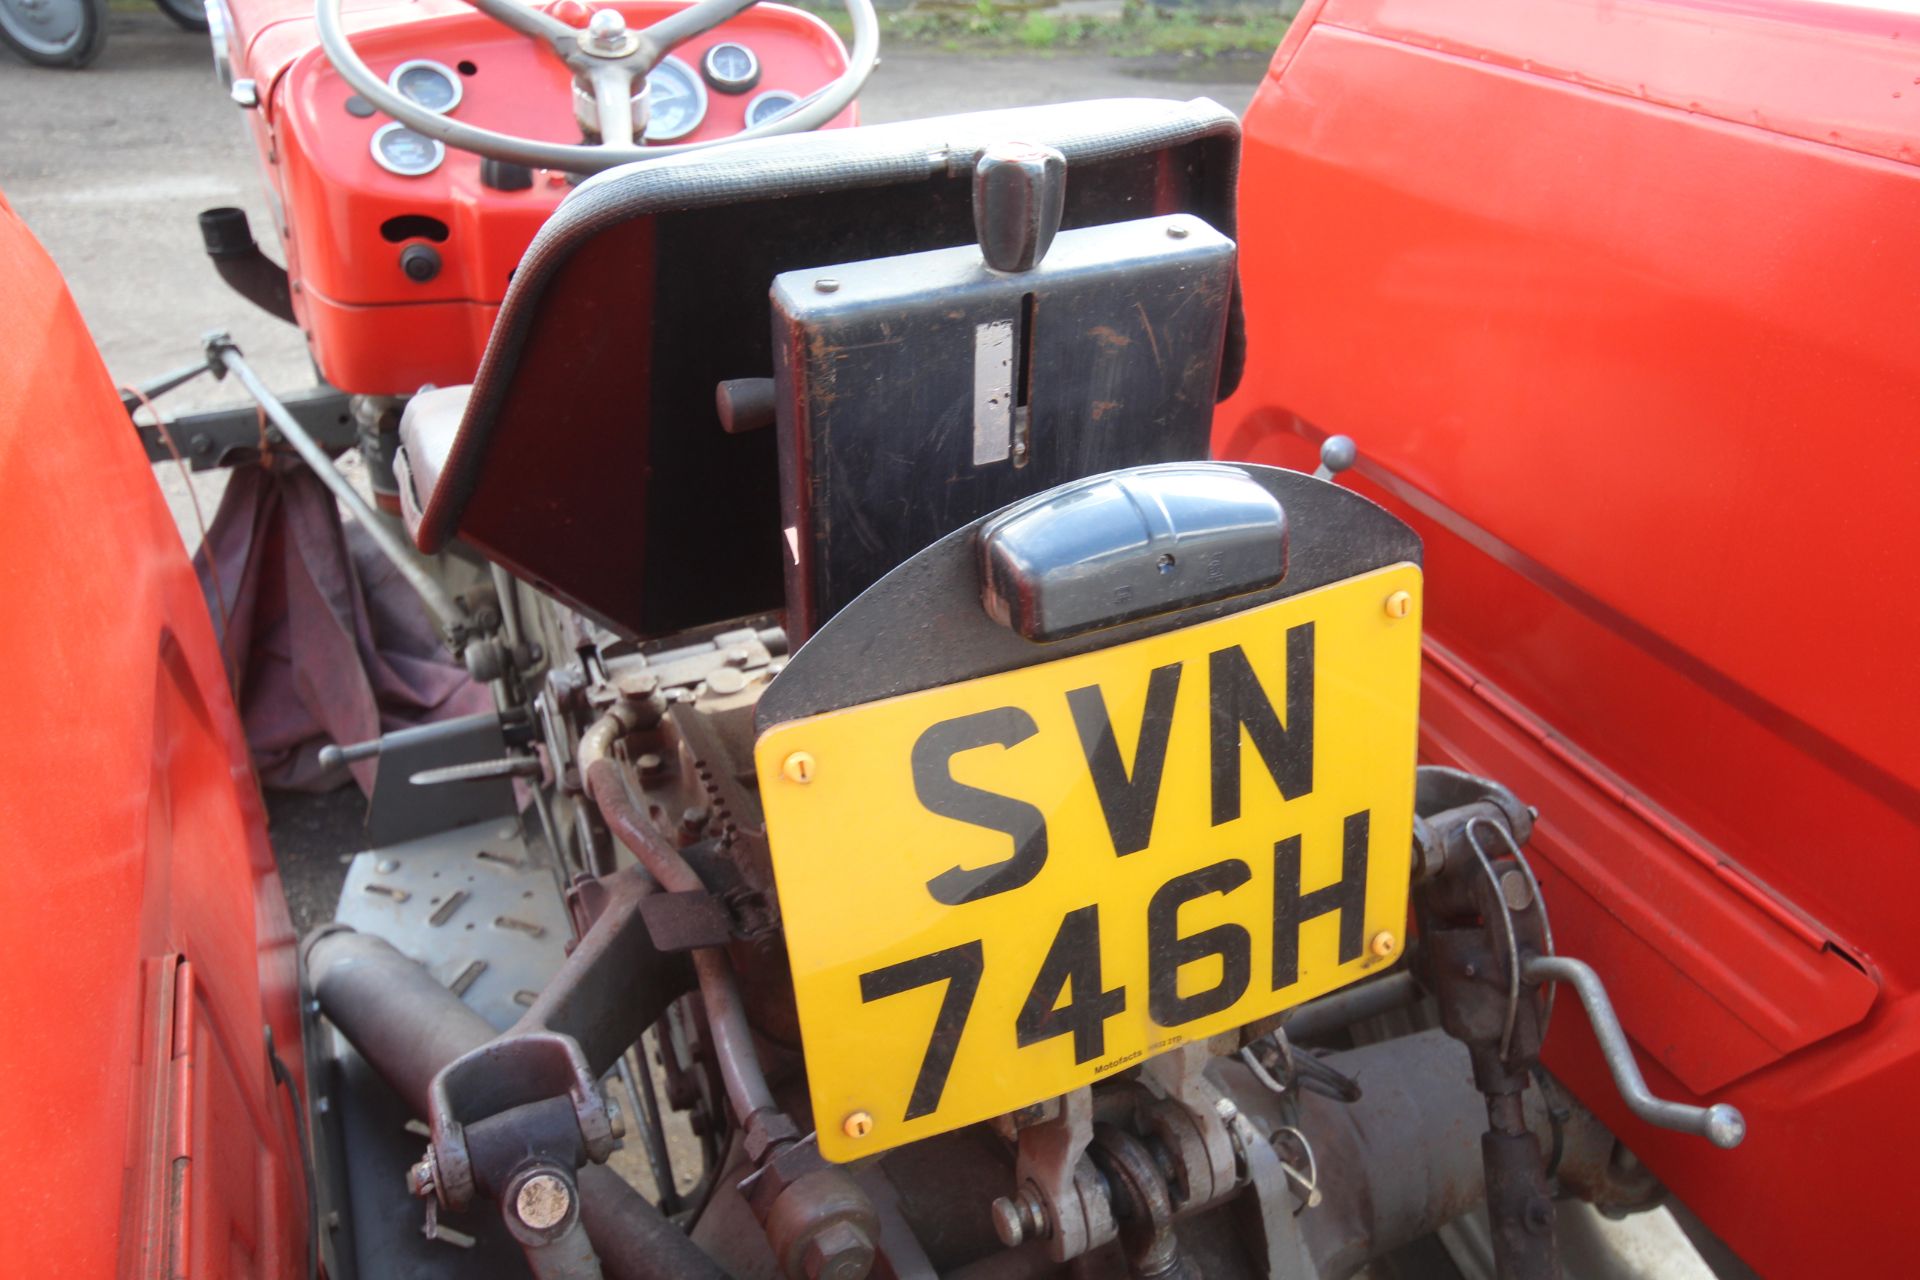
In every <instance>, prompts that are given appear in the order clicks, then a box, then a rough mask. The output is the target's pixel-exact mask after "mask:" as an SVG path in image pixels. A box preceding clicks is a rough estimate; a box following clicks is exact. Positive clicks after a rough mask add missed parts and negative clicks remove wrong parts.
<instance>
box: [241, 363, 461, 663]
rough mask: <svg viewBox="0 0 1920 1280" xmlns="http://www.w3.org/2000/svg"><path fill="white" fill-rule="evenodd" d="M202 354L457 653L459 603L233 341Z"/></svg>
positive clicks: (459, 638) (458, 646) (459, 621)
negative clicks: (239, 390)
mask: <svg viewBox="0 0 1920 1280" xmlns="http://www.w3.org/2000/svg"><path fill="white" fill-rule="evenodd" d="M206 352H207V366H208V367H209V368H211V369H212V370H213V371H214V374H215V375H216V376H218V377H222V378H224V377H225V376H226V375H228V374H229V373H230V374H232V375H233V376H234V380H235V381H237V382H238V383H239V384H240V385H241V386H242V387H243V388H245V390H246V393H247V394H248V395H250V396H252V397H253V399H254V402H255V403H257V404H258V405H259V406H260V411H261V412H262V413H264V414H266V416H267V421H268V422H270V423H272V424H273V428H274V430H275V431H276V432H277V433H278V434H279V435H280V437H281V438H282V439H284V440H285V441H286V442H287V443H288V444H290V445H292V446H293V448H294V451H295V452H296V453H298V454H299V455H300V458H301V460H302V461H304V462H305V463H306V464H307V465H308V466H309V467H311V468H312V469H313V473H314V474H315V475H316V476H318V477H320V483H322V484H324V485H326V486H327V489H328V490H329V491H330V492H331V493H332V494H333V496H334V497H335V498H338V499H339V500H340V504H341V505H342V506H344V507H346V509H347V510H348V511H349V512H351V513H352V515H353V518H354V520H355V521H356V522H357V523H358V524H359V525H360V527H361V528H363V529H365V530H366V531H367V536H368V537H370V538H372V539H373V544H374V545H375V546H376V547H378V548H379V549H380V554H382V555H384V556H385V557H386V558H387V560H388V561H389V562H390V563H392V565H393V567H394V568H395V569H397V570H399V571H400V576H401V577H403V578H405V579H406V580H407V585H408V586H410V587H412V588H413V589H414V590H415V591H416V592H418V593H419V595H420V599H421V600H422V601H423V602H424V603H425V604H426V606H427V609H428V610H429V611H430V612H431V613H432V614H433V616H434V620H435V621H437V622H438V623H439V624H440V627H441V630H442V631H444V632H445V633H446V636H447V638H448V640H449V642H450V643H451V645H452V647H453V648H454V649H455V651H458V650H459V648H460V645H461V643H462V642H463V641H464V638H465V634H466V632H467V630H468V629H469V628H470V627H471V626H472V619H471V618H469V617H468V616H467V611H466V609H465V608H464V607H462V606H461V604H460V602H459V601H458V600H455V599H454V598H453V596H452V595H450V594H449V593H448V591H447V589H446V588H445V587H443V586H441V585H440V582H439V580H438V579H436V578H435V577H434V576H433V575H432V574H431V573H430V572H428V571H427V567H426V566H425V565H424V564H422V563H421V561H420V554H419V553H418V552H417V551H415V550H414V549H413V548H412V547H411V546H409V545H407V543H406V542H404V541H403V540H402V539H401V538H400V536H399V535H398V534H396V533H394V532H393V530H392V529H390V528H388V527H387V526H386V525H385V524H383V523H381V521H380V518H379V516H377V515H376V514H375V513H374V510H373V508H372V507H371V506H369V505H368V504H367V500H366V499H365V498H362V497H361V496H360V494H359V491H358V490H356V489H355V488H354V487H353V485H352V484H350V483H349V482H348V481H347V478H346V477H345V476H343V475H341V474H340V471H339V469H338V468H337V467H335V466H334V465H333V459H332V458H331V457H329V456H328V455H327V451H326V450H325V449H324V448H322V447H321V445H320V442H319V441H317V440H315V439H314V438H313V436H312V435H311V434H309V433H308V431H307V429H306V428H305V427H303V426H301V425H300V423H299V421H298V420H297V419H296V418H295V417H294V416H293V414H292V413H291V412H290V411H289V410H288V409H287V406H286V405H284V404H282V403H281V401H280V397H278V396H276V395H274V394H273V392H272V391H271V390H269V389H268V387H267V384H266V383H264V382H262V381H261V380H260V375H259V374H257V373H255V372H254V371H253V367H252V366H251V365H249V364H248V363H247V362H246V361H245V360H244V359H242V358H241V356H240V348H239V347H238V346H237V345H235V343H234V341H233V339H232V338H231V337H229V336H228V335H227V334H225V333H212V334H209V335H207V338H206Z"/></svg>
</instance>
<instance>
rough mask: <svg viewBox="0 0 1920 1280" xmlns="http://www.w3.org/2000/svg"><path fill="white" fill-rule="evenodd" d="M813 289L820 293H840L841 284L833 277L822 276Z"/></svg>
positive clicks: (815, 282) (814, 283)
mask: <svg viewBox="0 0 1920 1280" xmlns="http://www.w3.org/2000/svg"><path fill="white" fill-rule="evenodd" d="M813 287H814V289H815V290H817V291H818V292H820V293H838V292H840V282H839V281H838V280H835V279H834V278H833V277H831V276H822V277H821V278H820V279H818V280H815V281H814V282H813Z"/></svg>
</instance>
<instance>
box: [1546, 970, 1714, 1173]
mask: <svg viewBox="0 0 1920 1280" xmlns="http://www.w3.org/2000/svg"><path fill="white" fill-rule="evenodd" d="M1520 977H1521V979H1522V980H1523V981H1525V982H1527V983H1529V984H1535V985H1538V984H1544V983H1548V982H1565V983H1569V984H1571V985H1572V987H1573V991H1574V994H1575V995H1577V996H1579V997H1580V1003H1581V1005H1582V1006H1583V1007H1584V1008H1585V1009H1586V1011H1587V1020H1588V1021H1589V1022H1591V1023H1592V1024H1593V1034H1594V1038H1595V1039H1597V1040H1599V1041H1600V1054H1601V1056H1602V1057H1604V1058H1605V1059H1606V1060H1607V1070H1608V1071H1611V1072H1612V1073H1613V1085H1614V1088H1616V1089H1618V1090H1619V1091H1620V1096H1621V1098H1623V1099H1624V1100H1625V1101H1626V1104H1627V1109H1628V1110H1630V1111H1632V1112H1633V1114H1635V1115H1636V1116H1639V1117H1640V1118H1641V1119H1642V1120H1645V1121H1646V1122H1647V1123H1648V1124H1652V1125H1658V1126H1660V1127H1661V1128H1662V1129H1673V1130H1675V1131H1677V1132H1679V1133H1694V1134H1698V1135H1700V1136H1701V1137H1703V1138H1705V1139H1706V1140H1707V1141H1708V1142H1711V1143H1712V1144H1713V1145H1714V1146H1716V1147H1719V1148H1720V1149H1721V1150H1722V1151H1731V1150H1732V1149H1733V1148H1735V1147H1737V1146H1739V1145H1740V1143H1741V1141H1742V1140H1743V1139H1745V1138H1746V1136H1747V1120H1746V1117H1745V1116H1743V1115H1741V1114H1740V1110H1739V1108H1737V1107H1734V1106H1731V1105H1729V1104H1727V1103H1725V1102H1716V1103H1714V1104H1713V1105H1712V1106H1708V1107H1695V1106H1690V1105H1688V1104H1687V1103H1684V1102H1668V1101H1667V1100H1665V1099H1664V1098H1656V1097H1654V1096H1653V1093H1652V1092H1651V1091H1650V1090H1649V1089H1648V1088H1647V1082H1646V1079H1645V1078H1644V1077H1643V1076H1642V1075H1641V1074H1640V1067H1639V1064H1638V1063H1636V1062H1634V1060H1633V1050H1632V1049H1630V1048H1628V1047H1627V1033H1626V1032H1625V1031H1624V1030H1622V1029H1621V1027H1620V1019H1619V1018H1617V1017H1616V1016H1614V1012H1613V1001H1612V1000H1610V999H1608V998H1607V988H1606V986H1605V985H1604V984H1603V983H1602V982H1601V981H1600V975H1599V974H1597V973H1595V972H1594V971H1593V966H1592V965H1590V964H1587V963H1586V962H1585V961H1583V960H1574V959H1571V958H1570V957H1567V956H1528V957H1527V958H1526V960H1524V961H1523V962H1522V963H1521V965H1520Z"/></svg>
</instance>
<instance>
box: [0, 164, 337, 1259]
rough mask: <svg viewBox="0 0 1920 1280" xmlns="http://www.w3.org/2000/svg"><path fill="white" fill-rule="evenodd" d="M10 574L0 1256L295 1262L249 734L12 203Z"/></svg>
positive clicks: (2, 760)
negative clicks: (273, 1057)
mask: <svg viewBox="0 0 1920 1280" xmlns="http://www.w3.org/2000/svg"><path fill="white" fill-rule="evenodd" d="M0 581H4V584H5V585H4V590H5V593H6V604H5V621H4V623H0V670H4V671H5V672H7V678H8V681H9V683H10V684H11V685H12V687H13V692H12V693H11V694H9V695H7V697H6V711H7V725H6V732H5V733H4V734H0V850H4V854H0V857H4V859H5V867H6V869H5V888H4V890H0V938H4V939H5V940H6V948H7V960H6V964H5V965H4V966H3V967H0V1028H3V1030H0V1153H4V1156H5V1159H4V1160H0V1203H5V1204H7V1205H9V1206H10V1209H9V1212H8V1215H7V1223H6V1226H5V1227H4V1228H3V1229H0V1275H5V1276H22V1277H25V1276H59V1277H62V1280H69V1278H71V1280H83V1278H85V1277H102V1278H104V1277H109V1276H120V1277H142V1278H146V1277H155V1278H158V1277H167V1278H169V1280H171V1278H172V1277H177V1276H249V1277H287V1278H289V1280H290V1278H292V1277H296V1276H300V1275H303V1274H305V1271H306V1265H307V1264H306V1238H307V1236H306V1233H307V1210H306V1190H305V1186H304V1183H303V1181H302V1175H301V1160H300V1148H299V1146H298V1144H297V1142H296V1140H295V1136H294V1135H295V1129H294V1109H295V1108H296V1107H297V1106H299V1105H301V1103H300V1101H299V1099H298V1098H296V1097H295V1096H294V1092H293V1091H294V1090H295V1089H298V1088H300V1087H301V1079H302V1064H301V1054H300V1038H299V1022H298V1018H297V1010H296V986H295V974H294V955H293V934H292V928H291V926H290V925H289V923H288V920H287V913H286V905H285V902H284V900H283V899H282V897H281V891H280V883H279V879H278V876H277V874H276V873H275V871H274V864H273V855H272V851H271V850H270V849H269V847H268V845H267V839H266V824H265V820H264V814H263V810H262V808H261V804H260V796H259V792H258V789H257V788H256V787H255V784H254V780H253V774H252V770H251V766H250V765H249V763H248V759H247V749H246V742H245V739H244V738H243V737H242V734H241V728H240V723H239V720H238V718H237V717H236V716H235V714H234V710H233V704H232V701H231V699H230V697H229V696H228V692H227V681H226V677H225V675H224V674H223V673H222V671H221V669H220V653H219V649H218V648H217V647H216V645H215V643H214V636H213V630H212V627H211V625H210V624H209V621H208V618H207V609H206V605H205V604H204V603H202V599H201V595H200V588H199V585H198V583H197V582H196V581H195V578H194V575H193V571H192V569H191V568H190V567H189V565H188V563H187V558H186V556H185V554H184V552H183V548H182V547H181V545H180V536H179V534H178V533H177V532H175V529H174V525H173V521H172V519H171V518H170V517H169V515H168V513H167V508H166V505H165V503H164V502H163V501H162V500H161V497H160V493H159V490H158V489H157V488H156V487H155V485H154V481H153V474H152V471H151V469H150V468H149V466H148V464H147V460H146V456H145V454H144V453H143V451H142V450H141V447H140V442H139V440H138V439H137V438H136V436H135V435H134V432H133V428H132V427H131V425H130V424H129V423H128V421H127V415H126V414H125V412H123V411H122V409H121V407H120V402H119V398H118V396H117V395H116V394H115V393H114V388H113V384H112V382H111V381H110V379H109V378H108V376H107V371H106V369H105V368H104V367H103V366H102V365H101V363H100V355H99V352H98V351H97V350H95V348H94V345H93V341H92V339H91V338H90V337H89V336H88V334H87V330H86V326H85V325H84V324H83V323H82V321H81V319H80V314H79V312H78V310H76V309H75V307H74V305H73V300H72V299H71V298H70V297H69V296H68V294H67V290H66V286H65V285H64V284H63V283H62V282H61V280H60V276H59V273H58V272H57V271H56V270H55V269H54V266H53V263H52V262H51V261H50V260H49V259H48V258H47V256H46V254H45V253H44V252H43V251H42V250H41V248H40V246H39V245H38V244H37V243H36V242H35V241H34V239H33V237H32V236H31V235H30V234H29V233H28V232H27V229H26V227H25V226H24V225H23V224H22V223H21V221H20V220H19V218H18V217H16V216H15V215H14V213H13V211H12V210H11V209H9V208H8V207H7V205H6V204H5V202H4V201H0ZM269 1027H270V1028H272V1032H273V1041H272V1042H273V1044H274V1045H275V1047H276V1048H277V1050H278V1056H279V1058H280V1060H281V1061H282V1063H284V1066H285V1068H286V1070H287V1071H288V1072H289V1073H290V1075H291V1084H290V1085H276V1083H275V1078H274V1073H273V1070H272V1067H271V1064H270V1061H269V1057H268V1039H267V1035H266V1029H267V1028H269Z"/></svg>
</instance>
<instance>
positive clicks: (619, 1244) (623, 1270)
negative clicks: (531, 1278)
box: [579, 1164, 727, 1280]
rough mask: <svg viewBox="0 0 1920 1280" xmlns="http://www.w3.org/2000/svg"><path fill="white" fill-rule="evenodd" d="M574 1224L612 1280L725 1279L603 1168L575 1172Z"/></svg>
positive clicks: (714, 1265)
mask: <svg viewBox="0 0 1920 1280" xmlns="http://www.w3.org/2000/svg"><path fill="white" fill-rule="evenodd" d="M579 1185H580V1221H581V1222H582V1223H583V1224H585V1226H586V1228H587V1239H589V1240H591V1241H592V1242H593V1251H594V1252H595V1253H597V1254H599V1255H600V1262H601V1265H602V1266H604V1267H605V1268H606V1271H607V1274H608V1275H609V1276H612V1277H614V1280H654V1277H662V1278H664V1277H668V1276H671V1277H674V1280H726V1275H727V1273H726V1272H725V1271H723V1270H722V1269H721V1267H720V1264H719V1263H717V1262H715V1261H714V1260H713V1258H712V1257H711V1256H709V1255H708V1254H707V1253H706V1251H705V1250H703V1249H701V1248H700V1247H699V1246H698V1245H696V1244H694V1243H693V1241H691V1240H689V1239H687V1237H686V1236H685V1235H684V1234H682V1233H681V1231H680V1229H679V1228H678V1227H676V1226H674V1225H673V1224H672V1223H671V1222H669V1221H667V1219H666V1218H665V1217H663V1216H662V1215H661V1213H660V1211H659V1210H658V1209H656V1208H654V1207H653V1206H652V1205H650V1204H648V1203H647V1201H646V1198H645V1197H644V1196H642V1195H641V1194H640V1193H639V1192H638V1191H635V1190H634V1189H633V1188H632V1187H630V1186H628V1185H627V1182H626V1180H625V1179H624V1178H622V1177H621V1176H620V1175H619V1174H617V1173H615V1172H614V1171H613V1170H611V1169H609V1168H607V1167H606V1166H605V1165H600V1164H590V1165H588V1166H587V1167H586V1168H584V1169H582V1170H580V1174H579Z"/></svg>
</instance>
